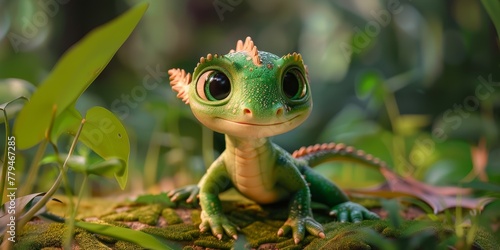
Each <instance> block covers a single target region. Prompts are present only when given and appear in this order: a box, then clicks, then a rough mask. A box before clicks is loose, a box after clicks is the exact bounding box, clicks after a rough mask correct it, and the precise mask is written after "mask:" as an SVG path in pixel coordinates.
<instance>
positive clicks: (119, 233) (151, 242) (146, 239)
mask: <svg viewBox="0 0 500 250" xmlns="http://www.w3.org/2000/svg"><path fill="white" fill-rule="evenodd" d="M75 225H76V226H77V227H79V228H83V229H85V230H87V231H90V232H93V233H96V234H99V235H105V236H110V237H112V238H115V239H119V240H124V241H128V242H132V243H135V244H137V245H139V246H141V247H143V248H146V249H158V250H161V249H174V248H172V247H170V246H169V245H168V244H167V242H165V241H160V239H159V238H158V237H155V236H153V235H151V234H147V233H145V232H142V231H135V230H133V229H129V228H123V227H116V226H112V225H105V224H96V223H89V222H83V221H77V222H75ZM176 247H178V246H176Z"/></svg>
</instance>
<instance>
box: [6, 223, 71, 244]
mask: <svg viewBox="0 0 500 250" xmlns="http://www.w3.org/2000/svg"><path fill="white" fill-rule="evenodd" d="M65 230H66V227H65V226H64V224H62V223H44V222H42V221H37V222H29V223H27V224H26V225H25V226H24V227H23V229H22V230H21V232H20V233H19V235H18V238H17V242H16V243H15V244H14V249H42V248H45V247H61V244H62V239H63V235H64V231H65Z"/></svg>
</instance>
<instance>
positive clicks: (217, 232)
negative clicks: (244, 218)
mask: <svg viewBox="0 0 500 250" xmlns="http://www.w3.org/2000/svg"><path fill="white" fill-rule="evenodd" d="M209 229H212V234H213V235H214V236H215V237H217V239H219V240H221V239H222V235H223V234H224V233H226V234H227V235H228V236H230V237H232V238H233V239H235V240H236V239H238V236H237V231H238V230H239V228H238V227H237V226H236V225H235V224H234V223H232V222H231V221H229V220H228V219H227V218H226V216H224V215H211V216H210V215H208V214H207V213H206V212H205V211H202V212H201V224H200V232H202V233H204V232H207V231H208V230H209Z"/></svg>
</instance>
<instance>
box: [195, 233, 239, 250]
mask: <svg viewBox="0 0 500 250" xmlns="http://www.w3.org/2000/svg"><path fill="white" fill-rule="evenodd" d="M194 245H196V246H200V247H205V248H213V249H231V248H232V247H233V245H234V240H233V239H230V238H229V237H227V236H226V235H224V236H223V237H222V240H218V239H217V238H215V237H214V236H213V235H210V234H208V233H205V234H202V235H200V237H199V238H198V239H197V240H195V241H194Z"/></svg>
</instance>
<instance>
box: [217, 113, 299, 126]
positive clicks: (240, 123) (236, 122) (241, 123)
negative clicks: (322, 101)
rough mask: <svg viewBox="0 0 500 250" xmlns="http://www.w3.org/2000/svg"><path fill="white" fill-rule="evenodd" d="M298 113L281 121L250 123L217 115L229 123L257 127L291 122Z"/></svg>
mask: <svg viewBox="0 0 500 250" xmlns="http://www.w3.org/2000/svg"><path fill="white" fill-rule="evenodd" d="M299 116H300V115H297V116H294V117H292V118H291V119H288V120H286V121H282V122H274V123H252V122H240V121H232V120H228V119H224V118H222V117H217V118H218V119H221V120H224V121H227V122H230V123H235V124H238V125H246V126H257V127H269V126H277V125H282V124H285V123H287V122H291V121H292V120H294V119H296V118H298V117H299Z"/></svg>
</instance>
